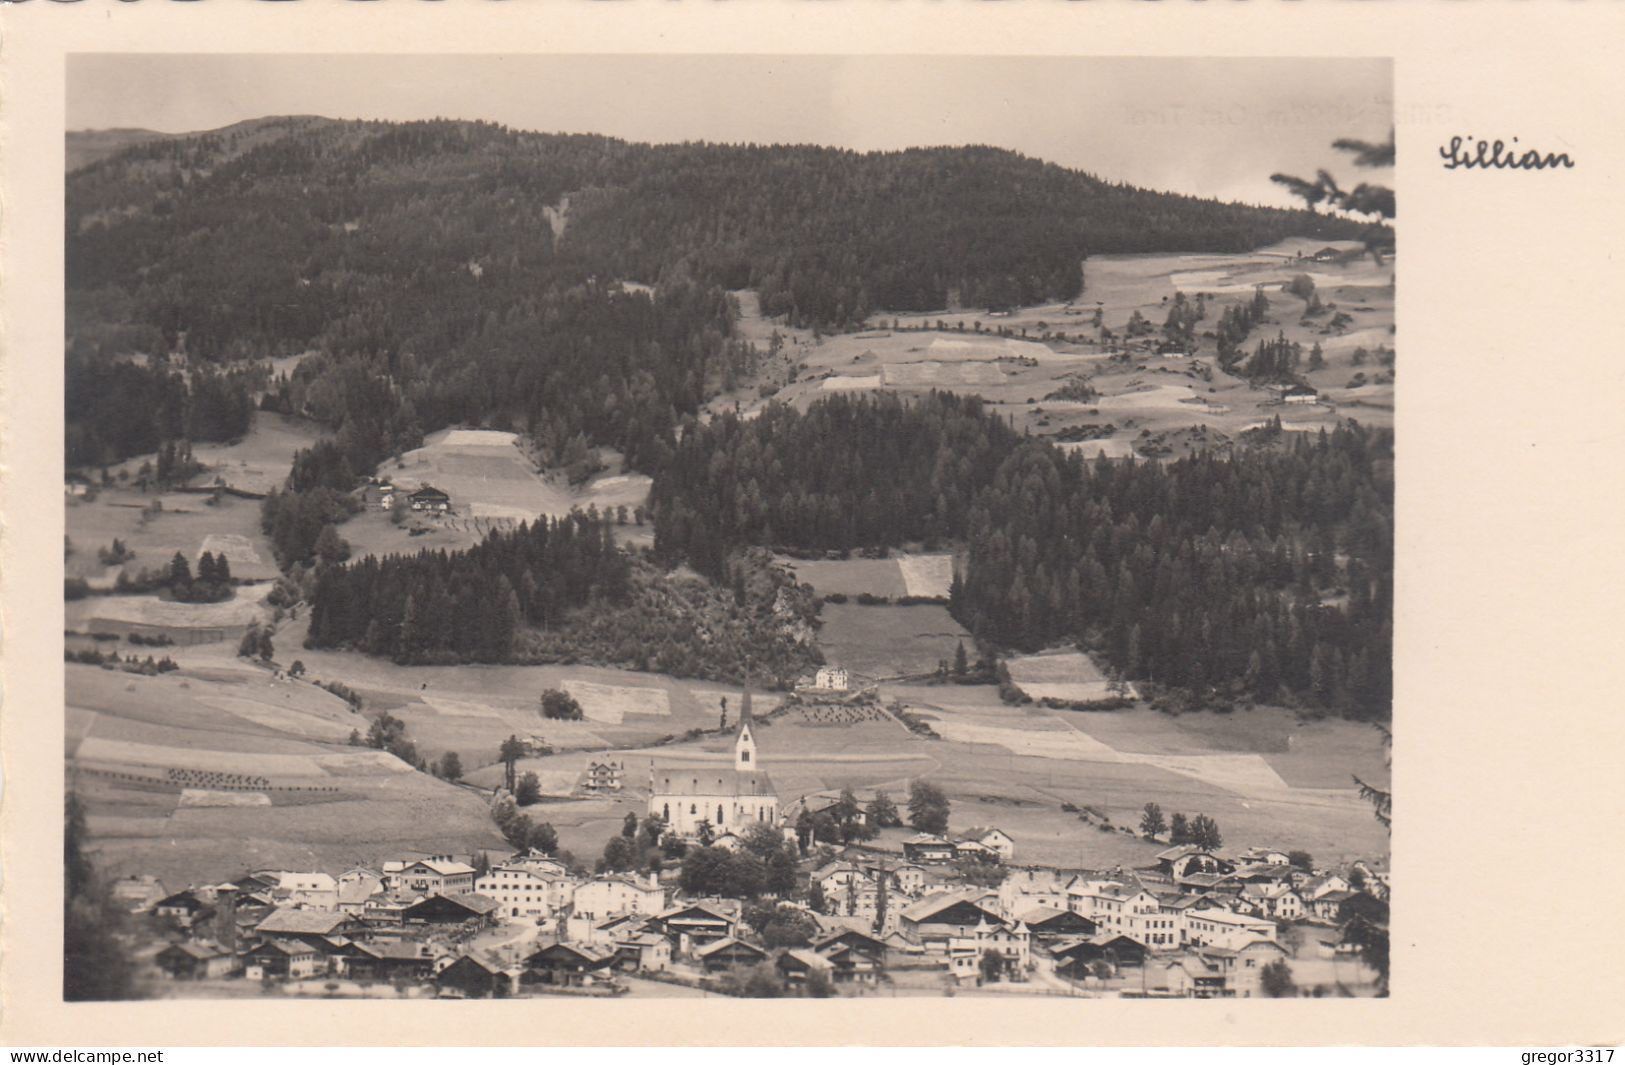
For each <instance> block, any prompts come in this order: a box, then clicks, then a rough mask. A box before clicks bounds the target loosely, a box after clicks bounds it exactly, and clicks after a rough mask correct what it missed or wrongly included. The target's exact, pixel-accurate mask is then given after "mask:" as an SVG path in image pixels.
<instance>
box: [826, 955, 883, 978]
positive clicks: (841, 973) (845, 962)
mask: <svg viewBox="0 0 1625 1065" xmlns="http://www.w3.org/2000/svg"><path fill="white" fill-rule="evenodd" d="M821 953H823V955H824V957H826V958H828V959H829V963H830V965H831V967H832V968H833V970H834V972H833V975H834V980H835V982H836V983H837V984H858V985H867V984H876V983H879V982H880V972H881V970H882V969H883V968H884V967H885V962H884V960H883V959H884V955H882V956H881V957H878V958H877V957H874V956H872V955H870V954H868V953H866V952H864V951H861V950H857V949H854V948H852V947H837V948H836V949H834V950H831V951H827V952H821Z"/></svg>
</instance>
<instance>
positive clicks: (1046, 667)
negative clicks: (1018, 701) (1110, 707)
mask: <svg viewBox="0 0 1625 1065" xmlns="http://www.w3.org/2000/svg"><path fill="white" fill-rule="evenodd" d="M1005 668H1007V669H1008V670H1009V671H1010V679H1011V680H1013V681H1015V683H1016V686H1017V687H1019V688H1020V689H1021V690H1022V691H1023V692H1025V693H1027V694H1028V695H1029V696H1031V697H1032V698H1034V699H1064V700H1067V701H1070V702H1086V701H1088V700H1091V699H1106V698H1110V696H1111V692H1110V690H1108V687H1107V686H1108V684H1109V683H1110V682H1109V681H1108V680H1107V678H1106V675H1105V674H1104V673H1102V672H1101V671H1100V669H1099V668H1098V667H1097V666H1096V665H1095V663H1094V661H1093V660H1092V659H1091V658H1090V657H1089V656H1088V655H1086V654H1084V653H1082V652H1081V651H1064V652H1055V651H1046V652H1043V653H1041V654H1035V655H1022V656H1020V657H1018V658H1011V659H1008V660H1007V661H1006V662H1005Z"/></svg>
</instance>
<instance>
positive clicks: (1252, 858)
mask: <svg viewBox="0 0 1625 1065" xmlns="http://www.w3.org/2000/svg"><path fill="white" fill-rule="evenodd" d="M1241 857H1242V860H1243V861H1247V862H1264V863H1267V864H1269V865H1291V864H1292V858H1291V856H1290V855H1288V854H1287V853H1286V851H1278V850H1276V849H1275V848H1274V847H1248V848H1247V851H1246V853H1245V854H1243V855H1242V856H1241Z"/></svg>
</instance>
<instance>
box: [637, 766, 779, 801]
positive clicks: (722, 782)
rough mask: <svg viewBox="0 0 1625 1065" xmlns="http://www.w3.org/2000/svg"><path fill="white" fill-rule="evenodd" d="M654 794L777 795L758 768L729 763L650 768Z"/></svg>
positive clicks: (766, 776)
mask: <svg viewBox="0 0 1625 1065" xmlns="http://www.w3.org/2000/svg"><path fill="white" fill-rule="evenodd" d="M654 793H655V794H656V795H675V796H682V797H685V798H686V797H688V796H699V795H704V796H725V797H739V796H745V795H760V796H765V797H773V798H777V797H778V794H779V793H778V792H777V791H775V790H774V788H773V779H772V778H771V777H769V776H768V775H767V774H766V773H763V772H760V771H740V770H738V769H735V768H733V767H732V766H692V765H673V766H661V765H657V766H655V768H654Z"/></svg>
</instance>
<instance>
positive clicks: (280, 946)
mask: <svg viewBox="0 0 1625 1065" xmlns="http://www.w3.org/2000/svg"><path fill="white" fill-rule="evenodd" d="M321 966H322V958H321V955H320V954H318V953H317V952H316V949H315V948H314V947H311V946H307V945H306V944H304V943H300V942H297V941H295V940H288V939H268V940H266V941H265V942H263V943H261V944H259V945H257V946H255V947H253V948H251V949H250V950H249V951H248V952H247V953H245V954H244V955H243V975H244V976H246V977H247V978H248V979H250V980H305V979H309V978H310V977H312V976H315V975H316V974H317V972H318V971H319V970H320V969H321Z"/></svg>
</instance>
